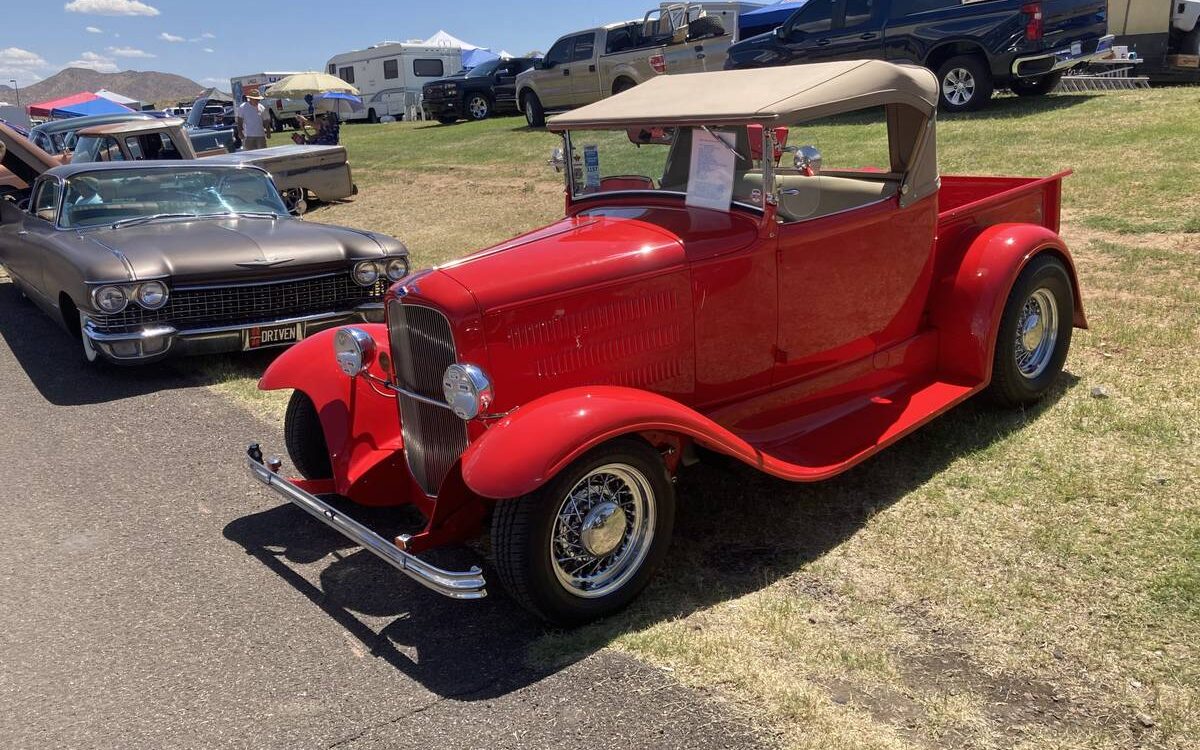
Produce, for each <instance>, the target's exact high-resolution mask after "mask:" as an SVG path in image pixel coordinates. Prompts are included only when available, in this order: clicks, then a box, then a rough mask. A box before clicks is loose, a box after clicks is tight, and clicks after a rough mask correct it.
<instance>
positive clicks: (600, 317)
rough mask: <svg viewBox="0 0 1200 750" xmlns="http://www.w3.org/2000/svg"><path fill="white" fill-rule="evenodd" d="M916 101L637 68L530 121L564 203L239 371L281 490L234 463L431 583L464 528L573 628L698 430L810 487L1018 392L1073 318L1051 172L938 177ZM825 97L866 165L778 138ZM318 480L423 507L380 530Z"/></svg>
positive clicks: (523, 588) (528, 600) (611, 600)
mask: <svg viewBox="0 0 1200 750" xmlns="http://www.w3.org/2000/svg"><path fill="white" fill-rule="evenodd" d="M937 97H938V90H937V82H936V80H935V79H934V76H933V74H931V73H930V72H929V71H927V70H925V69H923V68H918V67H912V66H900V65H894V64H891V63H886V62H882V61H848V62H834V63H827V64H817V65H808V66H803V67H791V68H776V69H763V70H747V71H731V72H717V73H700V74H694V75H680V76H664V77H661V78H656V79H654V80H652V81H649V82H648V83H646V84H644V85H642V86H638V87H636V88H634V89H632V90H630V91H627V92H625V93H622V94H619V95H617V96H614V97H612V98H609V99H606V100H604V101H602V102H599V103H596V104H592V105H589V106H586V107H583V108H581V109H578V110H575V111H573V112H571V113H569V114H566V115H563V116H560V117H558V118H555V119H552V120H551V121H550V123H549V128H550V129H551V130H554V131H558V132H560V133H561V134H562V137H563V142H564V145H563V151H562V152H561V154H560V157H561V158H560V161H561V162H562V163H564V164H565V166H566V170H565V171H566V179H567V191H566V217H565V218H564V219H562V220H561V221H559V222H557V223H555V224H552V225H550V226H548V227H545V228H542V229H539V230H537V231H534V232H531V233H529V234H526V235H523V236H520V237H517V238H515V239H513V240H510V241H508V242H505V243H502V244H500V245H498V246H496V247H492V248H490V249H487V250H483V251H480V252H478V253H475V254H473V255H470V256H468V257H465V258H463V259H461V260H458V261H455V262H452V263H448V264H446V265H444V266H441V267H438V268H433V269H429V270H426V271H423V272H420V273H417V274H414V275H413V276H411V277H409V278H406V279H404V280H403V281H401V282H400V283H399V284H397V285H395V286H394V287H393V288H392V289H391V291H390V292H389V294H388V298H387V302H386V313H387V322H386V325H364V326H355V327H346V328H341V329H337V330H334V331H328V332H325V333H322V334H319V335H317V336H315V337H313V338H311V339H309V340H307V341H305V342H303V343H302V344H300V345H298V346H297V347H295V348H294V349H292V350H291V351H289V352H287V353H286V354H284V355H283V356H281V357H280V358H279V359H278V360H276V362H275V363H274V364H273V365H272V366H271V367H270V369H269V370H268V371H267V372H266V374H265V375H264V376H263V378H262V381H261V383H260V387H261V388H263V389H285V388H288V389H294V394H293V396H292V400H291V404H290V407H289V410H288V416H287V424H286V434H287V447H288V451H289V453H290V455H291V458H292V462H293V463H294V464H295V466H296V468H297V469H298V470H299V472H300V474H301V475H302V476H303V478H299V479H291V480H288V479H284V478H282V477H281V476H280V475H279V474H278V473H277V472H278V471H279V469H280V466H281V461H279V460H278V459H274V458H269V459H265V460H264V458H263V456H262V452H261V450H260V449H259V448H258V446H257V445H255V446H251V449H250V451H249V459H248V462H249V467H250V469H251V470H252V473H253V475H254V476H255V477H256V478H257V479H258V480H259V481H261V482H263V483H264V484H266V485H268V486H270V487H271V488H273V489H274V490H276V491H277V492H279V493H280V494H282V495H283V496H284V497H286V498H287V499H288V500H290V501H292V502H294V503H296V504H298V505H300V506H301V507H302V508H304V509H306V510H307V511H309V512H310V513H311V514H312V515H314V516H315V517H316V518H318V519H320V520H321V521H324V522H325V523H327V524H329V525H330V526H332V527H334V528H336V529H338V530H340V531H341V532H342V533H344V534H346V535H347V536H349V537H350V538H352V539H354V540H356V541H358V542H359V543H361V544H363V545H364V546H365V547H367V548H368V549H369V550H371V551H372V552H374V553H375V554H377V555H379V556H380V557H382V558H383V559H385V560H387V561H388V562H389V563H391V564H392V565H394V566H395V567H397V568H398V569H400V570H401V571H403V572H405V573H406V574H408V575H409V576H411V577H412V578H414V579H416V580H417V581H419V582H421V583H422V584H424V585H426V586H428V587H430V588H432V589H434V590H436V591H439V592H441V593H443V594H446V595H449V596H453V597H458V598H478V597H481V596H483V595H484V593H485V581H484V576H483V573H482V570H481V569H479V568H474V569H471V570H467V571H448V570H442V569H439V568H436V567H434V566H433V565H431V564H430V563H429V562H428V561H426V560H423V559H421V558H420V557H418V554H419V553H421V552H422V551H424V550H428V549H430V548H433V547H436V546H439V545H446V544H451V543H458V542H462V541H464V540H468V539H471V538H473V537H475V536H477V535H480V534H483V533H490V534H491V541H492V550H493V554H494V558H495V559H494V565H495V570H496V572H497V573H498V576H499V579H500V581H501V582H502V583H503V584H504V585H505V588H506V589H507V590H508V591H509V593H510V594H511V595H512V596H513V597H514V598H516V599H517V600H518V601H519V602H521V603H522V604H523V605H525V606H526V607H528V608H529V609H531V610H532V611H534V612H535V613H537V614H538V615H540V616H542V617H544V618H546V619H548V620H550V621H553V622H556V623H563V624H575V623H580V622H584V621H587V620H590V619H593V618H596V617H600V616H604V615H606V614H608V613H611V612H613V611H615V610H616V609H618V608H620V607H622V606H623V605H625V604H626V603H628V602H629V601H630V600H631V599H632V598H633V597H635V596H636V595H637V594H638V592H639V591H640V590H641V589H642V588H643V587H644V586H645V585H646V583H647V581H648V580H649V579H650V577H651V575H652V574H653V572H654V570H655V568H656V567H658V565H659V563H660V562H661V561H662V559H663V557H664V555H666V554H667V551H668V546H669V543H670V538H671V531H672V522H673V519H674V513H675V489H674V486H673V483H672V481H671V480H672V478H673V477H674V476H675V475H677V474H678V473H680V472H682V471H685V470H686V467H687V466H688V465H690V464H691V463H693V462H694V460H695V459H696V457H697V450H696V449H697V446H701V447H704V448H706V449H708V451H716V452H719V453H723V454H727V455H728V456H731V457H734V458H736V459H738V460H741V461H744V462H745V463H747V464H749V465H751V466H753V467H756V468H758V469H760V470H762V471H764V472H767V473H769V474H771V475H774V476H776V477H781V478H783V479H787V480H793V481H799V482H809V481H817V480H822V479H826V478H828V477H832V476H834V475H835V474H838V473H839V472H842V471H845V470H846V469H847V468H848V467H850V466H853V465H855V464H857V463H858V462H860V461H862V460H864V459H866V458H867V457H869V456H871V455H873V454H874V453H876V452H878V451H879V450H881V449H882V448H884V447H885V446H887V445H889V444H890V443H893V442H895V441H896V440H898V439H900V438H901V437H903V436H904V435H905V434H906V433H908V432H910V431H912V430H914V429H916V428H917V427H919V426H921V425H922V424H924V423H926V422H928V421H930V420H931V419H933V418H934V417H936V416H938V415H939V414H941V413H942V412H944V411H946V410H947V409H949V408H950V407H952V406H954V405H956V404H959V403H961V402H963V401H964V400H966V399H968V398H970V397H972V396H974V395H976V394H980V393H983V392H986V394H987V396H989V397H990V398H992V399H993V400H995V401H997V402H999V403H1000V404H1004V405H1010V406H1019V405H1022V404H1027V403H1030V402H1032V401H1035V400H1037V399H1038V398H1040V397H1041V396H1043V395H1044V394H1045V393H1046V392H1047V390H1048V389H1049V388H1050V387H1051V385H1052V383H1053V382H1054V380H1055V378H1056V376H1057V375H1058V373H1059V372H1060V370H1061V368H1062V366H1063V361H1064V359H1065V357H1066V355H1067V349H1068V347H1069V345H1070V342H1071V333H1072V327H1073V326H1074V327H1085V326H1086V321H1085V318H1084V315H1083V308H1082V305H1081V301H1080V297H1079V292H1078V286H1077V283H1076V276H1075V271H1074V268H1073V264H1072V261H1071V257H1070V254H1069V253H1068V251H1067V248H1066V246H1065V245H1064V244H1063V242H1062V240H1061V239H1060V238H1059V236H1058V234H1057V229H1058V223H1059V197H1060V188H1061V180H1062V177H1063V176H1064V175H1063V174H1059V175H1054V176H1052V177H1045V178H1022V177H939V174H938V169H937V161H936V140H935V132H936V128H935V121H936V102H937ZM863 111H868V112H866V113H863ZM871 112H874V113H875V115H876V116H877V119H874V120H873V119H871V117H872V115H871V114H870V113H871ZM846 113H860V114H858V115H855V118H856V119H854V120H853V122H856V123H860V124H861V123H872V122H874V123H876V126H877V127H878V129H879V134H880V137H879V138H878V139H876V140H877V143H879V144H884V143H886V146H881V148H880V155H879V156H878V161H879V162H881V163H876V162H875V161H871V160H868V159H865V158H859V155H858V154H855V153H843V154H839V155H837V157H838V158H837V159H836V160H835V161H836V162H837V163H836V168H835V167H831V166H830V165H829V163H830V161H831V159H830V158H829V156H828V155H827V156H826V157H825V158H824V159H822V158H821V156H820V154H819V151H818V148H816V147H819V146H820V145H821V143H816V144H815V146H816V147H814V146H812V145H806V146H800V147H796V146H787V145H786V143H787V142H788V141H790V142H792V143H793V144H795V143H804V142H806V141H808V140H809V136H810V134H811V135H814V136H817V137H819V136H820V134H821V133H822V132H825V133H829V132H830V131H829V130H828V129H825V130H822V128H821V126H820V125H819V122H820V121H822V120H824V119H825V118H830V117H835V116H840V115H843V116H844V115H845V114H846ZM827 140H830V141H831V142H832V141H833V140H834V139H832V138H829V139H827ZM864 143H866V142H865V141H864ZM843 148H845V147H843ZM326 494H339V495H342V496H345V497H348V498H350V499H351V500H353V501H355V502H357V503H360V504H362V505H372V506H399V505H412V506H415V507H416V508H417V509H418V510H420V511H421V512H422V513H423V514H424V517H425V519H426V521H427V523H426V525H425V527H424V529H423V530H422V531H420V533H417V534H413V535H402V536H400V537H398V538H396V539H395V540H389V539H385V538H383V537H381V536H380V535H378V534H376V533H375V532H373V531H371V530H370V529H367V528H366V527H364V526H362V525H360V524H358V523H357V522H355V521H354V520H352V519H350V518H348V517H347V516H346V515H344V514H343V513H342V512H341V511H339V510H336V509H335V508H334V506H332V505H330V504H329V503H327V502H326V501H325V500H323V499H321V498H320V497H318V496H320V495H326Z"/></svg>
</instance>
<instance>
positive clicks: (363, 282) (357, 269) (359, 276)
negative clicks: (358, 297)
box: [354, 260, 379, 286]
mask: <svg viewBox="0 0 1200 750" xmlns="http://www.w3.org/2000/svg"><path fill="white" fill-rule="evenodd" d="M378 280H379V266H378V264H376V263H375V261H373V260H364V261H361V262H359V263H355V264H354V283H355V284H358V285H359V286H371V285H372V284H374V283H375V282H376V281H378Z"/></svg>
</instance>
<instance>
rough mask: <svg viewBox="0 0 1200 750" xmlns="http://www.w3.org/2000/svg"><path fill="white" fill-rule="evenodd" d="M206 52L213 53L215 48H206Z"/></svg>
mask: <svg viewBox="0 0 1200 750" xmlns="http://www.w3.org/2000/svg"><path fill="white" fill-rule="evenodd" d="M204 51H205V52H213V51H214V50H213V48H212V47H205V48H204Z"/></svg>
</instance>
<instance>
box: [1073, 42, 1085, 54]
mask: <svg viewBox="0 0 1200 750" xmlns="http://www.w3.org/2000/svg"><path fill="white" fill-rule="evenodd" d="M1082 54H1083V45H1082V44H1080V43H1079V42H1072V43H1071V57H1078V56H1079V55H1082Z"/></svg>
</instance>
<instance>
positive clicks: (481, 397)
mask: <svg viewBox="0 0 1200 750" xmlns="http://www.w3.org/2000/svg"><path fill="white" fill-rule="evenodd" d="M442 393H443V394H445V396H446V403H447V404H449V405H450V410H451V411H453V412H454V413H455V414H456V415H457V416H458V418H459V419H474V418H475V417H477V416H479V415H480V414H482V413H483V412H485V411H487V408H488V407H489V406H491V404H492V381H491V380H489V379H488V376H487V375H485V374H484V372H483V370H481V369H479V368H478V367H476V366H475V365H459V364H454V365H450V366H449V367H447V368H446V374H445V375H443V376H442Z"/></svg>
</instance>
